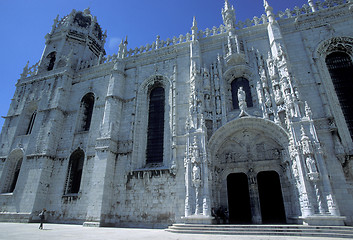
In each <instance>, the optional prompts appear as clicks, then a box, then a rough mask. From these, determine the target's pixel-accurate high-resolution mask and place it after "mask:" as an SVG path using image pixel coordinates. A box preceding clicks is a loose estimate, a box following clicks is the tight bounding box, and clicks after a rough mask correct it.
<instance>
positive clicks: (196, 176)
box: [192, 164, 201, 187]
mask: <svg viewBox="0 0 353 240" xmlns="http://www.w3.org/2000/svg"><path fill="white" fill-rule="evenodd" d="M192 182H193V183H194V185H195V187H200V184H201V171H200V167H199V166H198V164H195V165H194V167H193V168H192Z"/></svg>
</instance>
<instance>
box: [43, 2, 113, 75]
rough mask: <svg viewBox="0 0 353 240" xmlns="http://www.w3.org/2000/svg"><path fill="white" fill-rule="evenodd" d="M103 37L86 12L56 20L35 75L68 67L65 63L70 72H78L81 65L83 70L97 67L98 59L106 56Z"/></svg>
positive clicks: (96, 24) (104, 38)
mask: <svg viewBox="0 0 353 240" xmlns="http://www.w3.org/2000/svg"><path fill="white" fill-rule="evenodd" d="M106 37H107V35H106V32H105V33H103V32H102V29H101V27H100V26H99V24H98V23H97V18H96V17H94V16H92V15H91V12H90V9H89V8H87V9H85V10H84V11H83V12H81V11H76V10H72V12H71V13H70V14H69V15H68V16H65V17H63V18H62V19H61V20H59V16H57V17H56V18H55V19H54V24H53V26H52V29H51V31H50V33H48V34H47V35H46V36H45V38H46V42H45V44H46V46H45V48H44V51H43V54H42V58H41V60H40V65H39V70H38V73H40V72H44V71H51V70H54V69H58V68H62V67H67V66H68V64H67V63H70V66H69V67H70V68H72V69H78V68H79V66H80V64H82V63H85V65H86V67H88V66H92V65H95V64H97V63H98V60H99V57H100V56H102V55H105V50H104V44H105V40H106ZM71 51H73V52H72V54H71V55H70V52H71ZM69 58H70V59H69Z"/></svg>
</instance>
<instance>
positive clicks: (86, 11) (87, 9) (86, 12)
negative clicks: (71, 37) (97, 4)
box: [83, 7, 91, 15]
mask: <svg viewBox="0 0 353 240" xmlns="http://www.w3.org/2000/svg"><path fill="white" fill-rule="evenodd" d="M83 13H84V14H85V15H90V14H91V10H90V7H88V8H86V9H85V10H83Z"/></svg>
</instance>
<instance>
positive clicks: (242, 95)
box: [238, 87, 247, 115]
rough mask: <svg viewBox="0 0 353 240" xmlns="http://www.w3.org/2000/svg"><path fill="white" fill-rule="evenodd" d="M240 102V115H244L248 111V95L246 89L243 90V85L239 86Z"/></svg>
mask: <svg viewBox="0 0 353 240" xmlns="http://www.w3.org/2000/svg"><path fill="white" fill-rule="evenodd" d="M238 103H239V109H240V115H242V114H244V113H245V112H246V109H247V104H246V96H245V91H244V90H243V87H239V89H238Z"/></svg>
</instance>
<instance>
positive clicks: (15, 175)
mask: <svg viewBox="0 0 353 240" xmlns="http://www.w3.org/2000/svg"><path fill="white" fill-rule="evenodd" d="M21 165H22V158H21V159H19V160H18V161H17V163H16V165H15V168H14V172H13V176H12V181H11V185H10V189H9V192H13V191H14V190H15V187H16V184H17V180H18V176H19V175H20V170H21Z"/></svg>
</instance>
